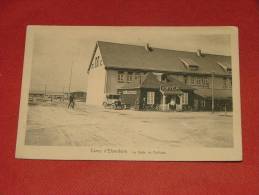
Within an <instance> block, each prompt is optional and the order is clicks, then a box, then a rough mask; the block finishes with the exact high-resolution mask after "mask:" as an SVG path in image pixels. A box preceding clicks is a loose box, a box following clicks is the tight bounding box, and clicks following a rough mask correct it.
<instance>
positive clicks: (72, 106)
mask: <svg viewBox="0 0 259 195" xmlns="http://www.w3.org/2000/svg"><path fill="white" fill-rule="evenodd" d="M74 99H75V98H74V95H73V94H71V95H70V96H69V103H68V108H70V107H71V108H73V109H74V106H75V100H74Z"/></svg>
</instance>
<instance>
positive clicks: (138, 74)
mask: <svg viewBox="0 0 259 195" xmlns="http://www.w3.org/2000/svg"><path fill="white" fill-rule="evenodd" d="M138 79H140V73H139V72H136V73H135V80H138Z"/></svg>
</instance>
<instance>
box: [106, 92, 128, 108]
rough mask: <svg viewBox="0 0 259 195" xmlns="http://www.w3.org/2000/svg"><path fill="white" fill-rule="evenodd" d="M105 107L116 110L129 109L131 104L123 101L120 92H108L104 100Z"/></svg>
mask: <svg viewBox="0 0 259 195" xmlns="http://www.w3.org/2000/svg"><path fill="white" fill-rule="evenodd" d="M103 106H104V107H105V108H111V109H115V110H122V109H128V108H129V106H128V105H126V104H124V103H123V102H122V101H121V98H120V95H118V94H107V95H106V97H105V100H104V101H103Z"/></svg>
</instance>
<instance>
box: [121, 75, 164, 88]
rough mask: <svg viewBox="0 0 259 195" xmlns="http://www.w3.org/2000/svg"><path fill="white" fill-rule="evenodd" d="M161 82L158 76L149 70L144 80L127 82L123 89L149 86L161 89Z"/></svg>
mask: <svg viewBox="0 0 259 195" xmlns="http://www.w3.org/2000/svg"><path fill="white" fill-rule="evenodd" d="M160 85H161V82H160V81H159V80H158V79H157V77H156V76H155V75H154V74H153V73H152V72H149V73H147V74H145V75H144V76H143V78H142V82H139V81H137V82H131V83H126V84H125V85H123V86H122V89H137V88H149V89H159V88H160Z"/></svg>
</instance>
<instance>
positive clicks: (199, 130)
mask: <svg viewBox="0 0 259 195" xmlns="http://www.w3.org/2000/svg"><path fill="white" fill-rule="evenodd" d="M25 142H26V144H27V145H41V146H43V145H46V146H49V145H51V146H61V145H64V146H71V145H72V146H96V147H98V146H113V147H130V146H133V147H138V146H140V147H148V146H153V147H159V146H160V147H163V146H167V147H202V146H206V147H231V146H232V144H233V140H232V113H228V115H226V116H225V115H224V113H214V114H211V113H208V112H207V113H206V112H142V111H134V110H110V109H104V108H102V107H93V106H86V105H85V104H77V106H76V108H75V109H74V110H72V109H67V108H66V106H65V105H63V104H45V105H34V106H29V112H28V125H27V131H26V140H25Z"/></svg>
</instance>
